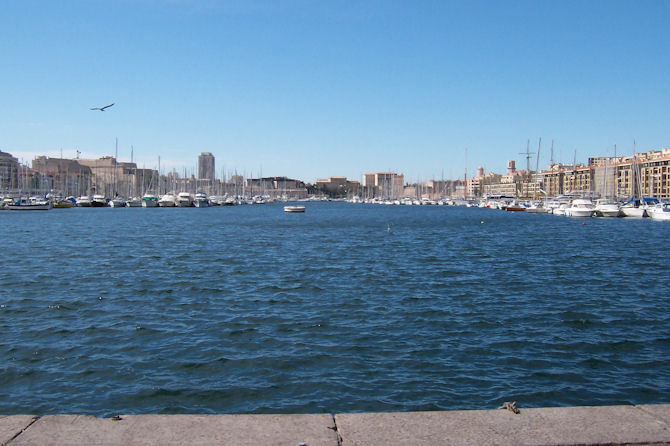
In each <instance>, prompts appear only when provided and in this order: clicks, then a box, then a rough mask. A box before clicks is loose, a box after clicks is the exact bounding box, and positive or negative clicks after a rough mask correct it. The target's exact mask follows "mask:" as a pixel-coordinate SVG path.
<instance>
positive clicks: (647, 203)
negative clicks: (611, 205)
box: [621, 198, 658, 218]
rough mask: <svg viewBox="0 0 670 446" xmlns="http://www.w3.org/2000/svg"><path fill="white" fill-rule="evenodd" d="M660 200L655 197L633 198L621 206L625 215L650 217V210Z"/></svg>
mask: <svg viewBox="0 0 670 446" xmlns="http://www.w3.org/2000/svg"><path fill="white" fill-rule="evenodd" d="M657 202H658V200H656V199H655V198H653V199H652V198H631V199H630V200H628V201H627V202H626V203H624V204H623V206H621V212H622V213H623V215H624V217H638V218H641V217H648V216H649V210H650V209H651V208H652V207H653V206H654V205H655V204H656V203H657Z"/></svg>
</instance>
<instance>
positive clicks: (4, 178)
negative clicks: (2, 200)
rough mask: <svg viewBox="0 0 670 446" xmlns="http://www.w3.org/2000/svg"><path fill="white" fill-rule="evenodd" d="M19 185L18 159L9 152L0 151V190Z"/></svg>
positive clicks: (10, 188)
mask: <svg viewBox="0 0 670 446" xmlns="http://www.w3.org/2000/svg"><path fill="white" fill-rule="evenodd" d="M18 187H19V160H18V159H17V158H16V157H14V156H12V155H11V154H10V153H7V152H3V151H0V192H9V191H14V190H16V189H18Z"/></svg>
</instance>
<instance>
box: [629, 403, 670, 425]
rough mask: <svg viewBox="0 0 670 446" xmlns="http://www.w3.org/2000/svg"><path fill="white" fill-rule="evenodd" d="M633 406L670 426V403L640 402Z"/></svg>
mask: <svg viewBox="0 0 670 446" xmlns="http://www.w3.org/2000/svg"><path fill="white" fill-rule="evenodd" d="M635 407H636V408H638V409H639V410H641V411H643V412H646V413H648V414H650V415H652V416H654V417H656V418H658V419H659V420H661V421H663V422H664V423H665V424H667V425H668V426H670V404H641V405H639V406H635Z"/></svg>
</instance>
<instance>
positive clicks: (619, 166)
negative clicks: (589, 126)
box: [535, 149, 670, 199]
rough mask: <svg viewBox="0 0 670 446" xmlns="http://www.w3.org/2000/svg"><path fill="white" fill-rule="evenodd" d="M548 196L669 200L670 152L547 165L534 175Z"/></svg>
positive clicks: (662, 151)
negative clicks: (545, 168)
mask: <svg viewBox="0 0 670 446" xmlns="http://www.w3.org/2000/svg"><path fill="white" fill-rule="evenodd" d="M535 182H536V183H537V184H539V185H540V187H541V188H542V189H543V190H545V191H546V192H547V194H548V195H549V196H556V195H561V194H577V195H589V196H601V197H613V198H620V199H624V198H630V197H632V196H638V197H639V196H650V197H655V198H670V149H663V150H653V151H649V152H646V153H637V154H633V155H629V156H618V157H593V158H589V159H588V164H587V165H581V164H578V165H563V164H554V165H550V166H549V167H548V169H547V170H545V171H542V172H538V173H537V174H536V175H535Z"/></svg>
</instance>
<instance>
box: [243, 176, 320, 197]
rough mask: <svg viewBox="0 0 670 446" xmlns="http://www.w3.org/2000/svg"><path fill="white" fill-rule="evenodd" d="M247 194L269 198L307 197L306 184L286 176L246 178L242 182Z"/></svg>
mask: <svg viewBox="0 0 670 446" xmlns="http://www.w3.org/2000/svg"><path fill="white" fill-rule="evenodd" d="M244 185H245V187H244V193H245V194H246V195H247V196H254V195H266V196H269V197H271V198H287V199H300V198H307V186H306V185H305V183H304V182H302V181H300V180H294V179H291V178H287V177H264V178H248V179H247V180H246V181H245V182H244Z"/></svg>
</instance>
